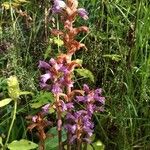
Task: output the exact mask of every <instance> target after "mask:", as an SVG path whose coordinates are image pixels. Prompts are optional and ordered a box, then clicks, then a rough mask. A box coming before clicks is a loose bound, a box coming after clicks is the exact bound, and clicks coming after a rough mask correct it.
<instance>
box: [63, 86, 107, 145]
mask: <svg viewBox="0 0 150 150" xmlns="http://www.w3.org/2000/svg"><path fill="white" fill-rule="evenodd" d="M83 91H84V95H82V96H76V99H75V100H74V105H75V106H78V107H77V108H76V109H77V111H72V112H68V113H67V115H66V125H65V128H66V130H67V131H68V132H69V133H70V134H71V138H70V142H71V143H73V142H74V141H76V140H78V139H82V141H83V142H84V141H87V142H89V141H90V140H89V137H90V136H91V135H92V132H93V128H94V124H93V123H92V116H93V113H94V112H96V111H98V112H101V111H103V105H104V103H105V98H104V97H103V96H101V93H102V90H101V89H96V90H90V88H89V87H88V85H86V84H84V86H83Z"/></svg>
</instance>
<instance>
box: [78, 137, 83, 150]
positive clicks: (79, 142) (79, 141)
mask: <svg viewBox="0 0 150 150" xmlns="http://www.w3.org/2000/svg"><path fill="white" fill-rule="evenodd" d="M81 144H82V143H81V139H77V150H81Z"/></svg>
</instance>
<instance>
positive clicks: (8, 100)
mask: <svg viewBox="0 0 150 150" xmlns="http://www.w3.org/2000/svg"><path fill="white" fill-rule="evenodd" d="M11 101H12V99H11V98H6V99H3V100H1V101H0V107H3V106H5V105H8V104H9V103H10V102H11Z"/></svg>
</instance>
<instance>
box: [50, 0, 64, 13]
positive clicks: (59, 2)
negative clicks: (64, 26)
mask: <svg viewBox="0 0 150 150" xmlns="http://www.w3.org/2000/svg"><path fill="white" fill-rule="evenodd" d="M64 8H66V3H65V2H64V1H63V0H54V5H53V8H52V11H53V13H59V12H61V11H62V10H63V9H64Z"/></svg>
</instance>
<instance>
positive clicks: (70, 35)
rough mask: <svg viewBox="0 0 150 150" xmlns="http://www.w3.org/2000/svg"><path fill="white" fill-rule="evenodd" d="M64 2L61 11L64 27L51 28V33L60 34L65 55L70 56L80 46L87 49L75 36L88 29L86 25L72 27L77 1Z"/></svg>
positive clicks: (68, 0)
mask: <svg viewBox="0 0 150 150" xmlns="http://www.w3.org/2000/svg"><path fill="white" fill-rule="evenodd" d="M66 4H67V7H66V9H65V10H64V11H63V12H62V13H61V19H62V22H63V24H64V29H63V30H57V29H53V30H52V31H51V33H52V34H53V35H55V36H60V38H61V39H62V40H63V42H64V46H65V48H66V49H67V55H68V56H70V57H71V56H72V55H73V54H74V53H75V52H76V51H77V50H80V49H81V48H84V49H87V48H86V46H85V45H84V44H83V43H81V42H78V41H77V40H76V39H75V38H76V36H77V35H78V34H79V33H80V32H88V31H89V30H88V27H86V26H81V27H77V28H75V27H73V22H74V21H75V18H76V16H77V15H78V13H77V7H78V1H77V0H67V2H66Z"/></svg>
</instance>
